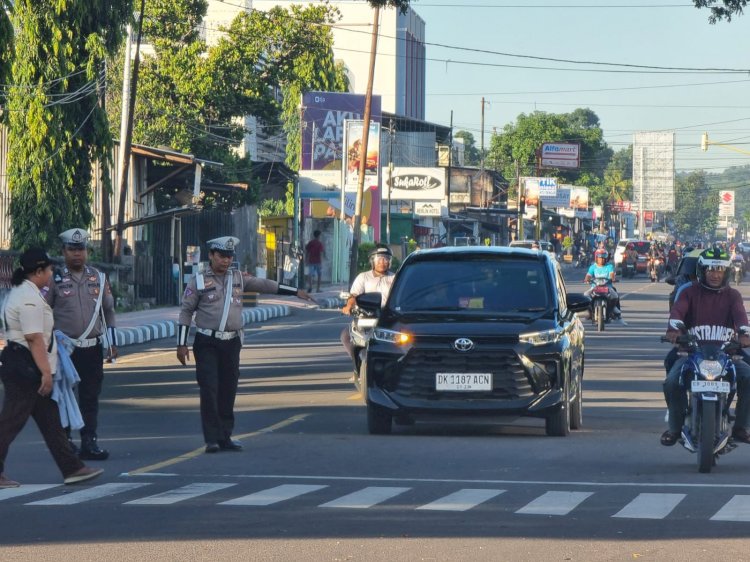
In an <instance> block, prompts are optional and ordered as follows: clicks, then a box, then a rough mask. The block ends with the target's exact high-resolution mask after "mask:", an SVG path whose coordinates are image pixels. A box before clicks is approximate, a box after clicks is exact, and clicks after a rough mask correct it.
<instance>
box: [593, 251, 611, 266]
mask: <svg viewBox="0 0 750 562" xmlns="http://www.w3.org/2000/svg"><path fill="white" fill-rule="evenodd" d="M598 259H603V260H604V263H607V260H608V259H609V252H607V250H605V249H603V248H599V249H598V250H597V251H596V252H594V261H596V260H598Z"/></svg>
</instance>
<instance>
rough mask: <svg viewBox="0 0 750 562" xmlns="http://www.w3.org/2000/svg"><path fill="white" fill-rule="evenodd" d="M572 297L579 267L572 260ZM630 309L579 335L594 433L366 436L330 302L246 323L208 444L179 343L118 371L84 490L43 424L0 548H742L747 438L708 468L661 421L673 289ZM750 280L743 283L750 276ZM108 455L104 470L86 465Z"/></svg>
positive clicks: (21, 469)
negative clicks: (230, 414)
mask: <svg viewBox="0 0 750 562" xmlns="http://www.w3.org/2000/svg"><path fill="white" fill-rule="evenodd" d="M566 276H567V277H568V279H569V283H568V289H569V290H570V291H576V290H582V288H583V287H582V285H581V284H580V283H578V282H577V281H576V280H577V279H578V278H580V277H582V272H576V271H571V270H568V272H567V273H566ZM619 289H620V292H621V295H622V298H623V321H622V322H619V323H613V324H611V325H608V326H607V329H606V331H605V332H603V333H596V332H594V331H589V332H588V333H587V338H586V370H585V380H584V429H582V430H580V431H575V432H573V433H572V434H571V435H570V436H569V437H565V438H551V437H546V436H545V435H544V423H543V421H542V420H533V419H522V420H513V421H510V422H508V423H505V424H502V425H475V426H471V427H467V426H450V425H437V424H419V423H418V424H417V425H415V426H395V431H394V434H393V435H390V436H371V435H368V433H367V430H366V424H365V412H364V407H363V406H362V404H361V403H360V401H359V400H358V399H357V396H356V395H355V392H354V390H353V388H352V386H351V384H350V383H349V382H348V380H347V379H348V378H349V374H350V367H349V364H348V360H347V358H346V355H345V354H344V352H343V350H342V348H341V346H340V344H339V342H338V333H339V331H340V330H341V328H342V327H343V326H344V323H345V319H344V318H343V317H342V316H340V315H338V314H337V313H336V312H335V311H315V310H299V311H298V310H295V311H294V315H293V316H290V317H287V318H283V319H278V320H275V321H271V322H269V323H267V324H265V325H262V326H258V327H254V328H252V329H250V330H248V331H247V332H246V337H245V347H244V349H243V352H242V363H243V368H242V377H241V381H240V392H239V395H238V399H237V407H236V413H237V415H236V417H237V422H236V431H235V434H236V436H237V437H239V438H241V439H242V441H243V443H244V445H245V450H244V451H242V452H239V453H230V452H226V453H219V454H215V455H206V454H203V452H202V451H203V446H202V438H201V433H200V420H199V415H198V398H197V396H198V394H197V386H196V384H195V381H194V370H193V366H192V364H191V365H190V366H188V367H183V366H181V365H179V364H178V363H177V361H176V359H175V354H174V347H173V342H172V341H170V340H162V341H160V342H152V344H151V345H149V346H148V347H146V346H143V347H140V348H129V350H128V354H127V355H125V356H124V357H122V358H121V359H120V360H119V361H118V363H116V364H115V365H110V366H108V367H107V372H106V384H105V386H106V388H105V391H104V394H103V397H102V412H101V416H100V417H101V427H100V441H101V443H102V445H103V446H105V447H107V448H108V449H109V450H110V451H111V458H110V459H109V460H107V461H105V462H102V463H98V464H100V465H101V466H102V467H104V468H105V469H106V473H105V475H104V476H103V477H102V478H100V479H99V480H97V481H95V482H93V483H91V484H90V485H85V486H79V487H63V486H61V485H60V475H59V474H58V473H57V471H56V467H55V465H54V463H53V462H52V460H51V458H50V456H49V453H48V452H47V451H46V449H45V447H44V444H43V443H42V441H41V439H40V436H39V433H38V431H37V429H36V428H35V427H34V426H33V424H29V426H28V427H27V428H26V429H25V430H24V432H23V433H22V434H21V436H20V437H19V438H18V439H17V441H16V442H15V443H13V445H12V447H11V451H10V454H9V457H8V460H7V466H6V473H7V474H8V475H9V476H10V477H12V478H15V479H17V480H20V481H21V482H22V483H23V484H24V486H22V487H21V488H19V489H17V490H5V491H0V521H2V525H0V545H4V546H3V547H0V556H2V559H3V560H29V559H32V558H34V559H40V558H46V557H52V556H54V557H55V558H56V559H58V560H72V559H75V560H78V561H82V560H102V559H103V558H105V557H107V558H110V559H112V560H125V559H127V560H177V559H180V560H182V559H186V558H187V559H192V560H204V559H206V560H208V559H222V560H223V559H226V560H234V559H237V560H240V559H241V560H248V559H258V560H260V559H263V560H350V559H351V560H632V559H634V558H639V559H643V560H665V559H672V558H677V557H678V556H679V558H680V560H743V559H750V553H748V552H747V542H746V540H745V537H747V536H748V535H750V479H749V478H748V476H747V474H748V467H750V446H740V447H738V449H736V450H735V451H733V452H732V453H731V454H729V455H725V456H722V457H721V458H720V460H719V464H718V466H717V467H716V468H715V470H714V471H713V472H712V473H711V474H699V473H698V472H697V468H696V461H695V457H694V456H693V455H691V454H690V453H688V452H687V451H685V450H684V449H682V448H681V447H679V446H676V447H672V448H665V447H662V446H660V445H659V442H658V439H659V435H660V434H661V432H662V431H663V430H664V428H665V424H664V413H665V406H664V402H663V397H662V394H661V381H662V379H663V374H664V371H663V367H662V359H663V356H664V355H665V353H666V352H667V351H668V348H667V346H666V345H665V344H661V343H659V336H660V335H661V334H662V333H663V329H664V326H665V322H666V310H667V304H666V302H667V293H668V292H669V290H670V289H671V287H669V286H668V285H665V284H663V283H659V284H652V283H649V282H648V281H647V280H646V279H645V278H644V277H643V276H639V277H638V278H636V279H634V280H627V281H624V282H621V283H620V284H619ZM741 290H742V291H743V292H744V293H745V294H747V289H745V286H741ZM91 464H96V463H91Z"/></svg>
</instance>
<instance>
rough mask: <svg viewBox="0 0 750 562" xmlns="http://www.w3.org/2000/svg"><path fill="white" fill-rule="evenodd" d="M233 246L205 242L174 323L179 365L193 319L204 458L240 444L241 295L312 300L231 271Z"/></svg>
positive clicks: (228, 240)
mask: <svg viewBox="0 0 750 562" xmlns="http://www.w3.org/2000/svg"><path fill="white" fill-rule="evenodd" d="M238 243H239V239H238V238H235V237H233V236H223V237H221V238H215V239H213V240H209V241H208V259H209V268H208V270H207V271H204V272H202V273H197V274H196V275H195V276H194V277H193V278H192V279H191V280H190V281H189V282H188V284H187V286H186V287H185V292H184V293H183V295H182V309H181V310H180V317H179V320H178V327H177V360H178V361H179V362H180V363H182V364H183V365H185V364H186V361H187V360H188V359H190V352H189V350H188V346H187V343H188V331H189V330H190V324H191V322H192V320H193V315H195V326H196V333H195V340H194V341H193V354H194V355H195V371H196V379H197V381H198V386H199V387H200V407H201V424H202V426H203V438H204V441H205V443H206V453H216V452H219V451H222V450H223V451H239V450H241V449H242V445H241V444H240V443H239V442H238V441H235V440H233V439H232V438H231V437H232V431H233V430H234V399H235V396H236V394H237V382H238V380H239V376H240V349H241V348H242V326H243V323H242V293H243V292H244V291H255V292H258V293H270V294H279V295H296V296H297V297H299V298H301V299H306V300H312V299H311V298H310V296H309V295H308V294H307V292H306V291H304V290H302V289H297V288H296V287H291V286H288V285H282V284H279V283H276V282H275V281H271V280H270V279H259V278H258V277H253V276H251V275H249V274H247V273H242V272H240V271H238V270H236V269H234V268H232V267H231V264H232V261H233V259H234V250H235V247H236V246H237V244H238Z"/></svg>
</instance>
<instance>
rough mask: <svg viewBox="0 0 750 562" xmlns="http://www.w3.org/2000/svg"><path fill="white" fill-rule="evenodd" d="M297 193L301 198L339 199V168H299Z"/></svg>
mask: <svg viewBox="0 0 750 562" xmlns="http://www.w3.org/2000/svg"><path fill="white" fill-rule="evenodd" d="M299 193H300V197H301V198H302V199H330V198H332V197H338V198H339V199H341V170H300V172H299Z"/></svg>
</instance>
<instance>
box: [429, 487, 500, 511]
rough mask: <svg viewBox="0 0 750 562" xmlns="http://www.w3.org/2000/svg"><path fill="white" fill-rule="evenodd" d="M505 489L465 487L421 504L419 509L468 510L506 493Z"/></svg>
mask: <svg viewBox="0 0 750 562" xmlns="http://www.w3.org/2000/svg"><path fill="white" fill-rule="evenodd" d="M504 492H505V490H489V489H484V488H464V489H462V490H459V491H458V492H454V493H452V494H448V495H447V496H445V497H442V498H440V499H439V500H435V501H434V502H430V503H427V504H425V505H421V506H419V507H418V508H417V509H428V510H432V511H466V510H469V509H471V508H473V507H476V506H478V505H479V504H480V503H484V502H486V501H487V500H491V499H492V498H494V497H495V496H499V495H500V494H502V493H504Z"/></svg>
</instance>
